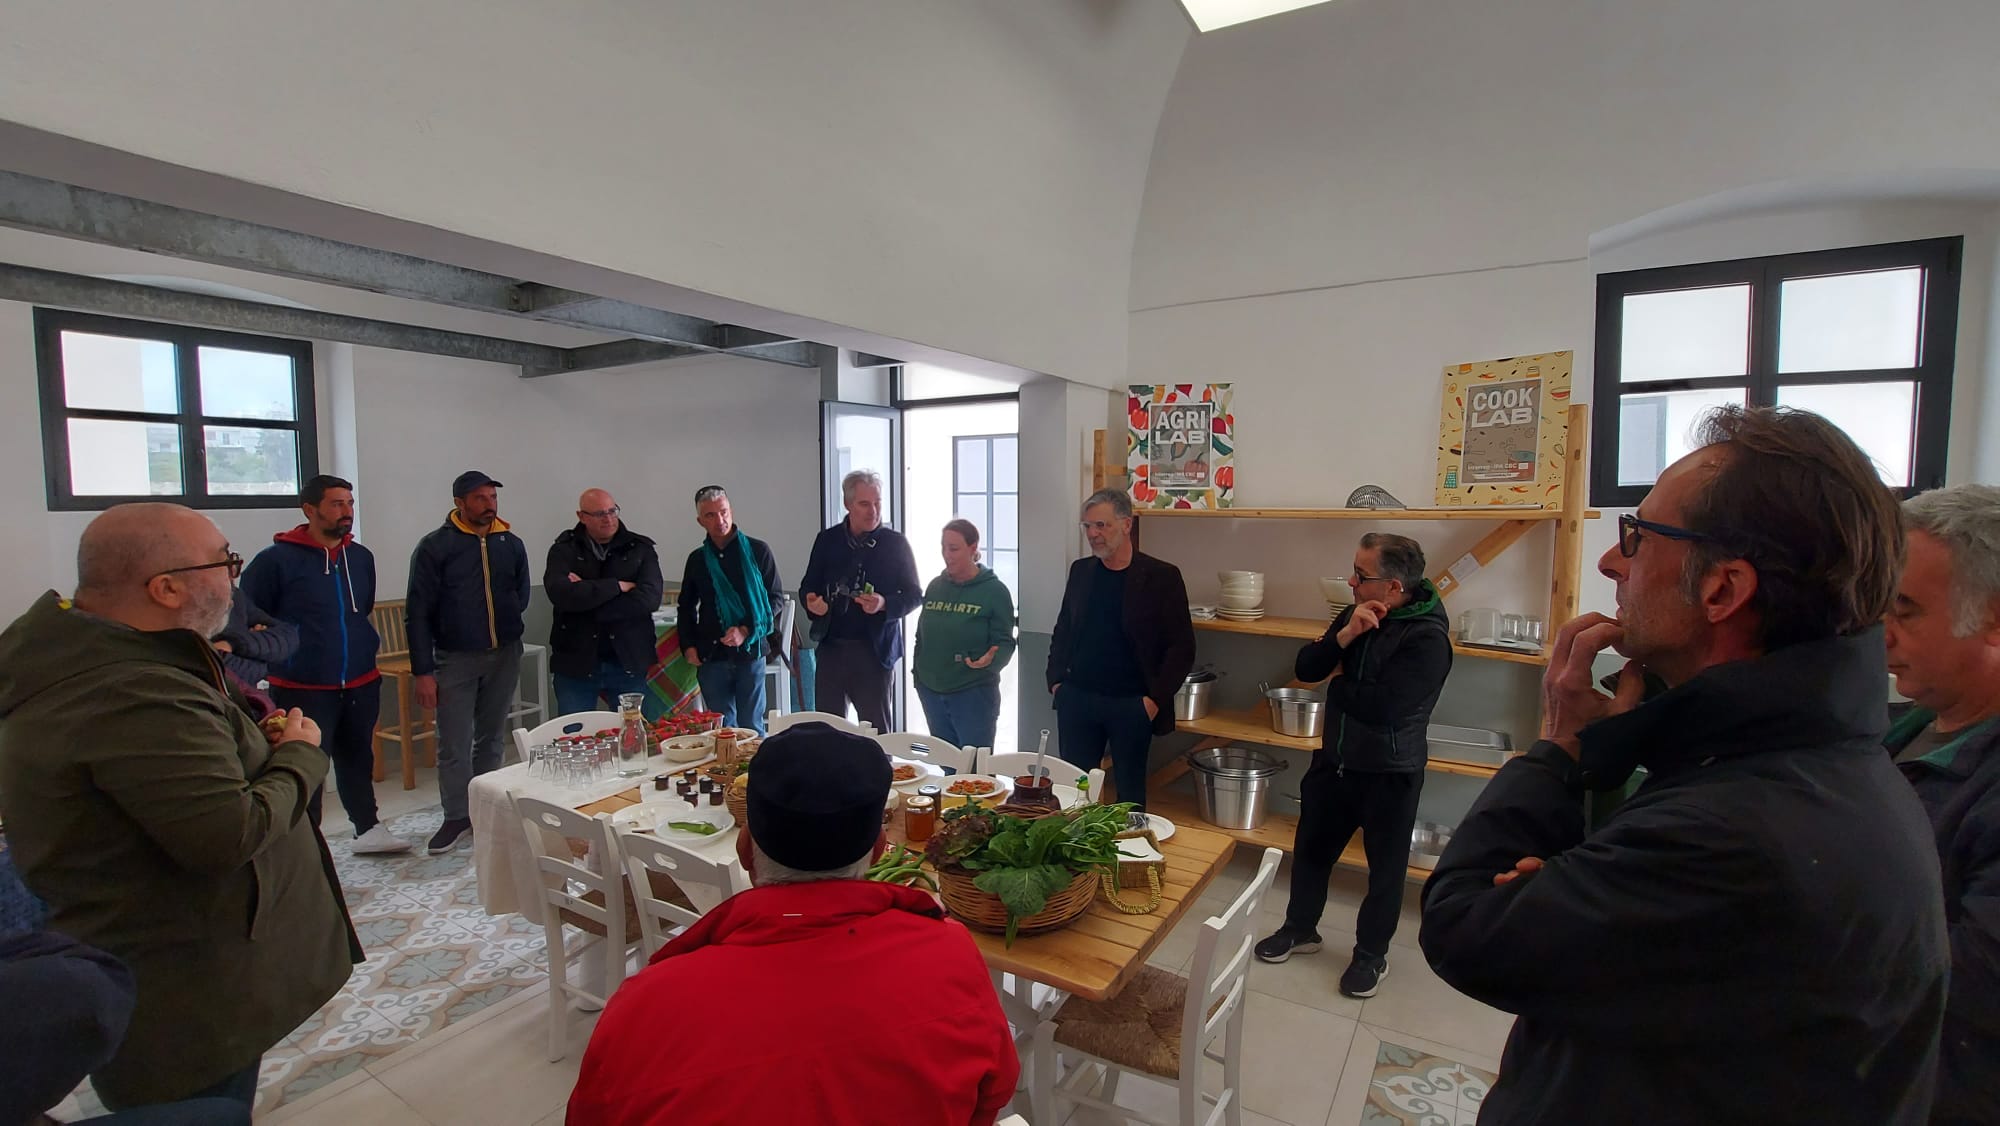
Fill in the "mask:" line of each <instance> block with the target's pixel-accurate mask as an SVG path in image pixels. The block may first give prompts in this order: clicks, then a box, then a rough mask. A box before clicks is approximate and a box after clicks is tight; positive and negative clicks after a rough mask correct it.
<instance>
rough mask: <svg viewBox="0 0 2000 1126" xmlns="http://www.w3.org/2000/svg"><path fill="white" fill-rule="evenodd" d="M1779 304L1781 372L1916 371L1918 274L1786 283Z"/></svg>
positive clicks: (1920, 286) (1920, 305)
mask: <svg viewBox="0 0 2000 1126" xmlns="http://www.w3.org/2000/svg"><path fill="white" fill-rule="evenodd" d="M1778 300H1779V306H1778V370H1779V371H1781V372H1799V371H1874V370H1877V369H1880V368H1913V367H1916V366H1917V323H1918V321H1919V319H1920V318H1921V317H1922V315H1923V306H1924V272H1923V271H1922V270H1921V269H1917V268H1915V267H1912V268H1910V269H1907V270H1877V271H1874V272H1872V273H1866V274H1831V275H1828V276H1827V277H1823V278H1791V279H1788V280H1787V281H1785V283H1784V284H1783V285H1781V286H1780V287H1779V288H1778Z"/></svg>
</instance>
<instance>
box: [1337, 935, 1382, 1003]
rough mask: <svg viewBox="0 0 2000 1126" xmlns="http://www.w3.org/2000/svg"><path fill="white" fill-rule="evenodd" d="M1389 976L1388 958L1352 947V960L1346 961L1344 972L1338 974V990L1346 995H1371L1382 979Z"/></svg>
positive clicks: (1373, 994)
mask: <svg viewBox="0 0 2000 1126" xmlns="http://www.w3.org/2000/svg"><path fill="white" fill-rule="evenodd" d="M1388 976H1389V959H1387V958H1378V957H1376V956H1375V955H1373V954H1370V953H1368V952H1367V951H1365V950H1362V949H1361V948H1360V947H1358V946H1357V947H1355V948H1354V960H1353V961H1352V962H1349V963H1347V970H1346V972H1344V973H1342V974H1341V975H1340V992H1341V994H1342V995H1343V996H1347V997H1373V996H1375V990H1376V989H1378V988H1380V987H1381V985H1382V979H1383V978H1385V977H1388Z"/></svg>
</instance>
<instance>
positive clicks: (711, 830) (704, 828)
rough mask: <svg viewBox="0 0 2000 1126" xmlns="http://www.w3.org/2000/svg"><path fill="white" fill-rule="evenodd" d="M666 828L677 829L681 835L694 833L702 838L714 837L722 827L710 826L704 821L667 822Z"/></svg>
mask: <svg viewBox="0 0 2000 1126" xmlns="http://www.w3.org/2000/svg"><path fill="white" fill-rule="evenodd" d="M667 828H669V829H679V830H680V831H681V832H683V833H695V834H698V835H700V836H704V837H710V836H714V835H715V834H717V833H720V832H721V831H722V826H720V825H711V824H709V823H708V822H706V821H669V822H667Z"/></svg>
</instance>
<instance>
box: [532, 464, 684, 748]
mask: <svg viewBox="0 0 2000 1126" xmlns="http://www.w3.org/2000/svg"><path fill="white" fill-rule="evenodd" d="M618 513H619V508H618V502H617V501H615V500H612V499H611V494H610V493H608V492H606V491H604V490H603V489H586V490H584V493H583V495H582V496H580V497H578V498H577V501H576V527H574V528H571V529H569V530H568V531H566V532H564V533H562V534H561V535H559V536H557V537H556V542H555V543H553V544H551V545H550V546H549V560H548V567H547V568H546V569H544V570H543V572H542V589H543V590H545V591H547V592H548V594H549V602H550V603H552V604H553V605H554V606H555V611H556V614H555V624H554V625H553V626H552V627H550V630H549V671H550V672H551V673H552V674H553V675H554V677H555V682H556V710H557V711H558V712H559V713H560V714H562V715H571V714H574V713H576V712H587V711H592V710H595V709H596V707H597V701H598V699H599V698H600V697H601V698H602V699H603V700H604V703H605V705H606V707H607V708H608V709H610V710H614V711H615V710H616V709H617V705H618V697H619V696H620V695H621V694H623V693H627V692H637V693H639V694H640V695H642V696H644V697H645V701H644V703H643V705H642V706H643V708H644V710H645V713H646V718H648V719H653V718H656V717H658V715H659V714H660V705H659V702H658V701H656V700H654V699H653V697H652V693H650V692H647V691H646V671H647V670H648V669H650V668H652V667H653V664H654V662H655V657H654V652H653V611H655V610H658V609H659V608H660V600H661V598H662V597H663V596H664V595H665V594H666V580H665V578H664V577H663V576H662V575H661V574H660V553H659V551H658V550H657V549H656V548H655V547H654V546H653V541H652V540H650V539H648V538H646V537H645V536H642V535H640V534H639V533H637V532H635V531H633V530H632V529H630V528H628V527H626V526H625V521H624V520H622V519H620V518H619V515H618Z"/></svg>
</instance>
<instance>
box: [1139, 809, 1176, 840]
mask: <svg viewBox="0 0 2000 1126" xmlns="http://www.w3.org/2000/svg"><path fill="white" fill-rule="evenodd" d="M1146 823H1147V824H1148V825H1150V826H1151V827H1152V830H1153V839H1154V840H1156V841H1164V840H1166V839H1168V838H1169V837H1171V836H1173V835H1174V823H1173V822H1171V821H1169V820H1167V819H1166V818H1164V817H1161V816H1160V815H1159V814H1157V813H1148V814H1147V815H1146Z"/></svg>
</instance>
